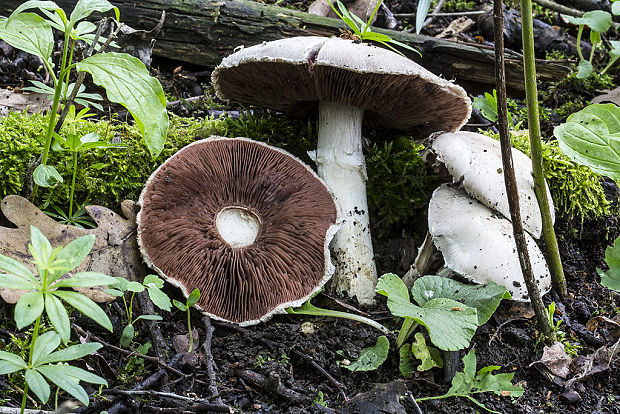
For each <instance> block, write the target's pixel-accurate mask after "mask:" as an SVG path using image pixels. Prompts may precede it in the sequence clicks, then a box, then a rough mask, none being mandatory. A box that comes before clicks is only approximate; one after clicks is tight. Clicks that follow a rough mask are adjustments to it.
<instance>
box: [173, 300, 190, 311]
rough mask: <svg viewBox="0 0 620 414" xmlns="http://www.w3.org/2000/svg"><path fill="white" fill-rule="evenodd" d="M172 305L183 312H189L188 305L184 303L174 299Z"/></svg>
mask: <svg viewBox="0 0 620 414" xmlns="http://www.w3.org/2000/svg"><path fill="white" fill-rule="evenodd" d="M172 304H173V305H174V306H175V307H176V308H177V309H178V310H180V311H181V312H185V311H186V310H187V305H185V303H183V302H179V301H178V300H176V299H172Z"/></svg>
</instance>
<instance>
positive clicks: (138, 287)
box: [125, 282, 145, 293]
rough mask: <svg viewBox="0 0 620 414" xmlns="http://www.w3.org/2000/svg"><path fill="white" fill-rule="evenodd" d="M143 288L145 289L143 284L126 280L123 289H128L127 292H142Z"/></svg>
mask: <svg viewBox="0 0 620 414" xmlns="http://www.w3.org/2000/svg"><path fill="white" fill-rule="evenodd" d="M144 289H145V288H144V285H143V284H142V283H138V282H127V285H126V286H125V290H128V291H129V292H134V293H140V292H143V291H144Z"/></svg>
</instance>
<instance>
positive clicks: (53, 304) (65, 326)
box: [45, 294, 71, 343]
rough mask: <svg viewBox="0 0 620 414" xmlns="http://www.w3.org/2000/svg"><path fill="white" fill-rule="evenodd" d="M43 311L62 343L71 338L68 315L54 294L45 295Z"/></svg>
mask: <svg viewBox="0 0 620 414" xmlns="http://www.w3.org/2000/svg"><path fill="white" fill-rule="evenodd" d="M45 312H46V313H47V317H48V318H49V320H50V322H51V323H52V326H53V327H54V329H56V332H58V334H60V337H61V338H62V341H63V342H64V343H67V342H69V339H70V338H71V323H70V322H69V315H67V310H66V309H65V307H64V305H63V304H62V302H61V301H60V300H59V299H58V298H56V297H55V296H54V295H50V294H46V295H45Z"/></svg>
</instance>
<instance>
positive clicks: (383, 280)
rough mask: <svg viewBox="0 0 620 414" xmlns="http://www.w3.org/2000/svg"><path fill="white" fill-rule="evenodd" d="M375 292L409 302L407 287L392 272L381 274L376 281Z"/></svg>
mask: <svg viewBox="0 0 620 414" xmlns="http://www.w3.org/2000/svg"><path fill="white" fill-rule="evenodd" d="M375 292H377V293H379V294H380V295H383V296H387V297H388V298H389V297H391V298H393V299H396V298H399V299H402V300H403V301H407V302H409V289H407V286H406V285H405V283H404V282H403V281H402V280H401V278H400V277H398V276H397V275H395V274H394V273H386V274H384V275H383V276H381V277H380V278H379V280H378V281H377V286H376V287H375Z"/></svg>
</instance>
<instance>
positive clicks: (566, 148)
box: [553, 104, 620, 180]
mask: <svg viewBox="0 0 620 414" xmlns="http://www.w3.org/2000/svg"><path fill="white" fill-rule="evenodd" d="M553 134H554V135H555V137H556V138H557V139H558V144H559V145H560V149H561V150H562V151H563V152H564V153H565V154H566V155H568V157H569V158H571V159H572V160H573V161H575V162H578V163H580V164H584V165H586V166H588V167H590V168H591V169H592V170H594V171H595V172H597V173H599V174H603V175H606V176H608V177H610V178H613V179H615V180H619V179H620V108H618V106H616V105H614V104H594V105H590V106H587V107H586V108H584V109H582V110H581V111H579V112H576V113H574V114H572V115H571V116H569V117H568V119H567V120H566V123H564V124H562V125H559V126H557V127H555V129H554V130H553Z"/></svg>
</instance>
